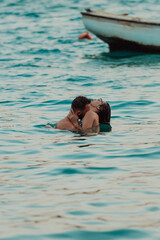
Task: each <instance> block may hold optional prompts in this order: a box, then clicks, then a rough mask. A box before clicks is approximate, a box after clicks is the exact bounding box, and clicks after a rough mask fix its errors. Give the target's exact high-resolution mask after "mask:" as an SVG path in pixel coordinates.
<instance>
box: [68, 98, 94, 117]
mask: <svg viewBox="0 0 160 240" xmlns="http://www.w3.org/2000/svg"><path fill="white" fill-rule="evenodd" d="M90 103H91V100H89V99H88V98H86V97H83V96H79V97H76V98H75V99H74V100H73V102H72V105H71V108H72V109H73V111H74V113H75V114H77V115H78V117H79V118H80V119H82V118H83V117H84V115H85V114H86V112H87V111H89V109H90Z"/></svg>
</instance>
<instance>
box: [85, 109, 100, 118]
mask: <svg viewBox="0 0 160 240" xmlns="http://www.w3.org/2000/svg"><path fill="white" fill-rule="evenodd" d="M85 116H86V117H92V118H97V117H98V114H97V113H95V112H93V111H92V110H89V111H88V112H87V113H86V114H85Z"/></svg>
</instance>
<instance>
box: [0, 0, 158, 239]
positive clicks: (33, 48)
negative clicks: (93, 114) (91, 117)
mask: <svg viewBox="0 0 160 240" xmlns="http://www.w3.org/2000/svg"><path fill="white" fill-rule="evenodd" d="M86 7H91V8H92V9H100V10H106V11H111V12H115V13H123V12H128V13H129V14H131V15H135V16H143V17H152V18H159V12H160V5H159V1H150V0H146V1H140V0H139V1H138V0H137V1H127V2H126V1H124V0H115V1H114V2H113V1H112V2H111V1H109V0H99V1H98V2H97V1H95V0H93V1H88V0H70V1H65V2H64V1H61V0H59V1H58V0H54V1H51V0H46V1H43V0H34V1H30V0H28V1H27V0H26V1H25V0H15V1H11V0H3V1H0V16H1V17H0V32H1V34H0V82H1V84H0V93H1V94H0V239H8V240H13V239H14V240H17V239H63V240H68V239H73V240H74V239H78V240H81V239H91V240H94V239H96V240H97V239H123V240H124V239H145V240H146V239H148V240H150V239H160V187H159V186H160V171H159V169H160V161H159V160H160V103H159V102H160V101H159V100H160V97H159V90H160V84H159V75H160V55H150V54H143V53H134V54H133V53H130V52H118V53H109V50H108V46H107V45H106V44H105V43H103V42H101V41H100V40H98V39H97V38H96V37H94V36H93V40H92V41H87V40H82V41H79V40H78V39H77V38H78V35H79V34H80V33H82V32H84V31H85V29H84V26H83V24H82V19H81V15H80V11H82V10H83V9H84V8H86ZM77 95H85V96H88V97H90V98H100V97H101V98H103V99H104V100H106V101H108V102H109V103H110V105H111V108H112V119H111V125H112V131H111V132H101V133H100V134H99V135H98V136H89V137H87V136H81V135H79V134H75V133H71V132H67V131H59V130H55V129H51V128H45V127H40V126H42V125H45V124H46V123H48V122H49V123H56V122H57V121H58V120H59V119H61V118H62V117H64V116H65V115H66V114H67V113H68V111H69V109H70V104H71V101H72V100H73V98H74V97H76V96H77Z"/></svg>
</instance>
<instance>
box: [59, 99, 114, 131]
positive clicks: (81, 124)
mask: <svg viewBox="0 0 160 240" xmlns="http://www.w3.org/2000/svg"><path fill="white" fill-rule="evenodd" d="M110 118H111V108H110V105H109V104H108V103H106V102H104V101H103V100H102V99H95V100H93V101H91V100H90V99H88V98H86V97H83V96H79V97H76V98H75V99H74V100H73V101H72V104H71V110H70V112H69V113H68V115H67V116H66V117H65V118H63V119H62V120H60V121H59V122H58V123H57V124H56V128H57V129H61V130H69V131H87V132H88V131H89V132H90V131H91V130H96V132H97V131H99V124H110ZM91 132H92V131H91Z"/></svg>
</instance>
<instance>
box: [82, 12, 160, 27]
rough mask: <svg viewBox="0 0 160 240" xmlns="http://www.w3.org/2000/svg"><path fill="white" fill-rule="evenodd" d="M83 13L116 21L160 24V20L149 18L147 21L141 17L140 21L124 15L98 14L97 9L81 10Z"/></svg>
mask: <svg viewBox="0 0 160 240" xmlns="http://www.w3.org/2000/svg"><path fill="white" fill-rule="evenodd" d="M104 13H105V12H104ZM81 14H82V16H84V15H85V16H89V17H95V18H103V19H108V20H114V21H121V22H129V23H137V24H146V25H152V26H160V22H159V23H158V22H149V20H148V21H147V20H146V21H145V20H143V19H142V18H140V19H141V20H140V21H138V20H136V19H124V18H122V17H123V15H115V17H114V16H113V17H110V16H104V15H100V14H98V13H97V12H95V11H92V12H81ZM155 21H156V20H155Z"/></svg>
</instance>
